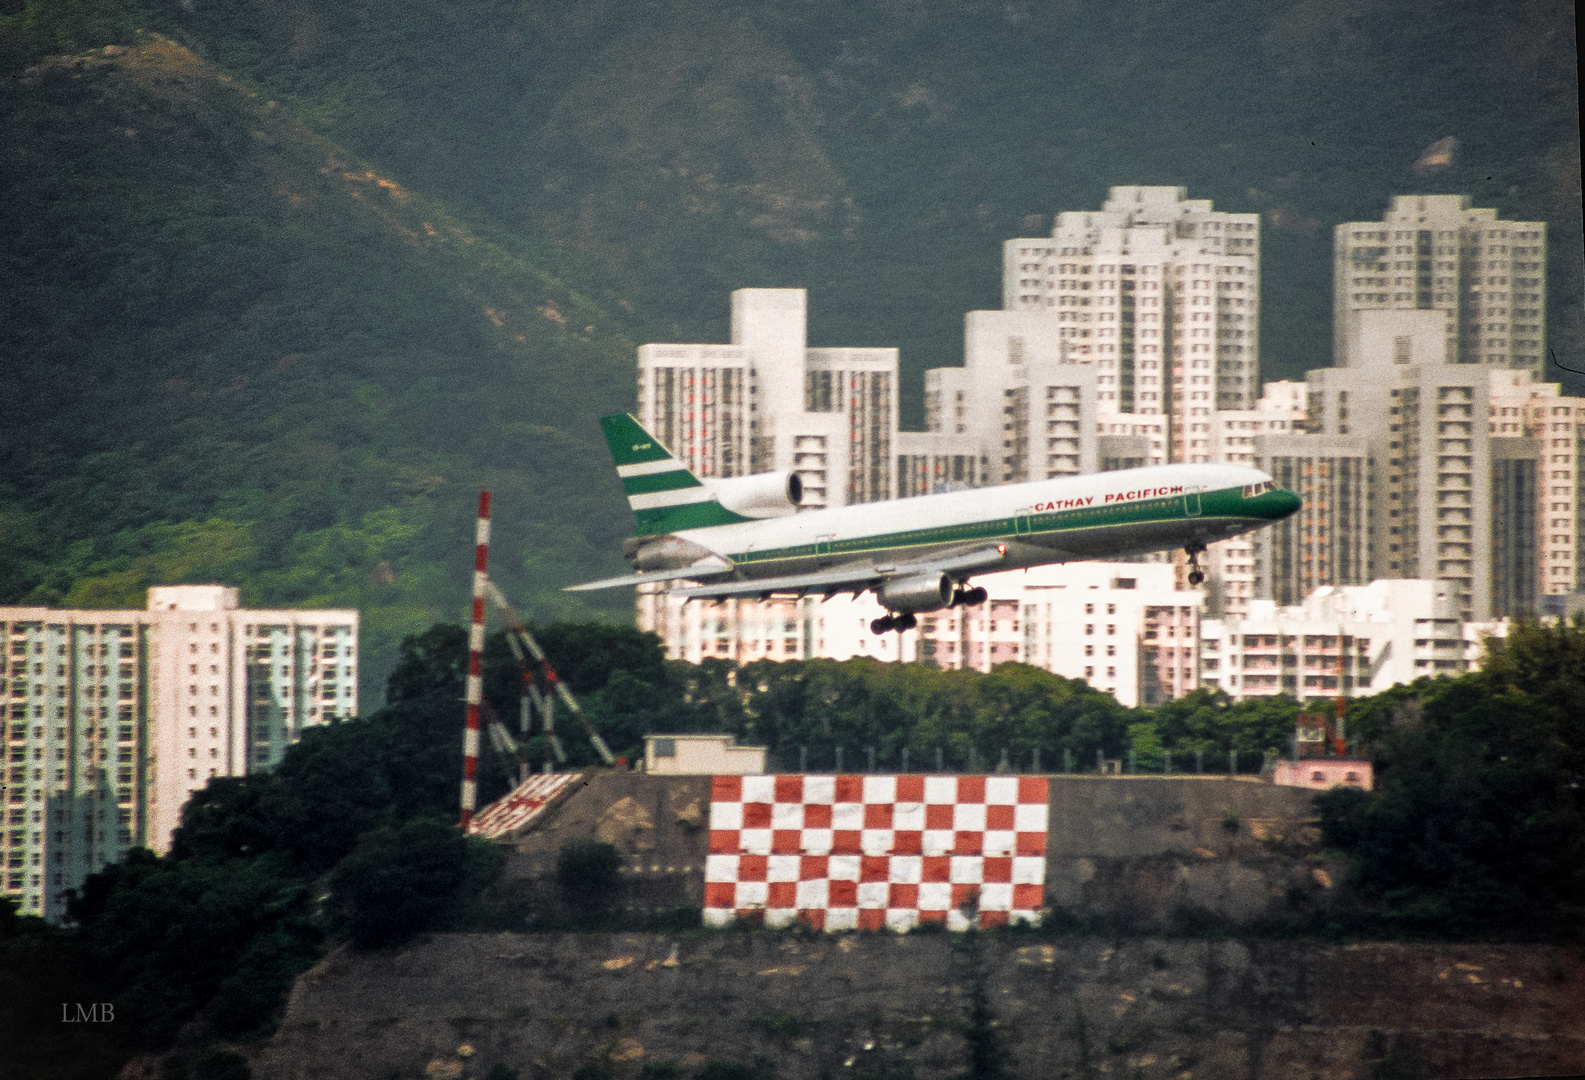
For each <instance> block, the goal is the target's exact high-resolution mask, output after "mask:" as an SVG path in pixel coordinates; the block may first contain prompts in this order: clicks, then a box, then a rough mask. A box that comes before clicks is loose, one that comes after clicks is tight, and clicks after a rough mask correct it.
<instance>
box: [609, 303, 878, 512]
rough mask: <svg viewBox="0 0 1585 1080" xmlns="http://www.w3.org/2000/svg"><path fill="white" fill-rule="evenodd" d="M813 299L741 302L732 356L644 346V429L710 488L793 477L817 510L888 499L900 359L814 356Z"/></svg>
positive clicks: (854, 351) (831, 353) (838, 353)
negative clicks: (780, 474) (728, 480)
mask: <svg viewBox="0 0 1585 1080" xmlns="http://www.w3.org/2000/svg"><path fill="white" fill-rule="evenodd" d="M806 305H807V294H806V293H805V291H804V290H803V289H739V290H737V291H736V292H734V293H733V294H732V341H731V344H728V345H665V344H656V345H644V346H641V347H640V348H639V350H638V413H637V416H638V419H639V422H640V423H642V424H643V425H644V426H645V427H646V428H647V429H648V430H649V431H650V432H651V433H652V434H654V435H655V437H656V438H658V439H660V441H661V442H662V443H664V444H665V445H666V446H667V447H668V448H669V449H670V450H671V451H672V453H674V454H676V455H677V457H678V458H679V459H680V460H682V461H684V462H685V463H686V464H687V465H688V467H689V468H690V469H692V470H694V472H696V473H697V474H698V475H700V476H701V477H705V478H711V477H729V476H746V475H749V474H750V473H759V472H773V471H776V470H780V469H791V470H795V471H797V472H798V474H799V477H800V479H801V480H802V481H803V484H804V492H805V504H804V505H806V506H808V507H810V508H820V507H826V506H847V505H849V504H851V503H860V502H874V501H877V500H880V499H889V498H891V497H892V494H893V492H894V490H895V481H894V478H893V475H892V467H893V461H892V457H893V440H894V438H895V433H896V431H897V350H896V349H873V348H842V349H811V348H808V346H807V341H808V324H807V310H806Z"/></svg>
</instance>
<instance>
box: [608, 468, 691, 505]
mask: <svg viewBox="0 0 1585 1080" xmlns="http://www.w3.org/2000/svg"><path fill="white" fill-rule="evenodd" d="M683 488H699V489H700V491H701V495H700V498H707V497H708V496H706V495H704V494H702V492H703V489H704V485H703V484H702V483H700V482H699V478H698V477H696V476H694V474H693V473H691V472H689V471H688V470H687V469H684V468H682V467H681V466H678V467H677V468H675V469H673V470H671V471H670V472H658V473H650V474H649V475H648V476H624V477H623V478H622V490H623V491H625V492H626V493H627V494H629V495H648V494H650V493H651V492H655V491H679V490H681V489H683Z"/></svg>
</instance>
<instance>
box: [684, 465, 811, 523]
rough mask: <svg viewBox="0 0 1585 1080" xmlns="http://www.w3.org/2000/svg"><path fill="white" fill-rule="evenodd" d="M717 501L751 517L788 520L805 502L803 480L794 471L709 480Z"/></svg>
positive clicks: (737, 512) (729, 508)
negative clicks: (785, 518) (787, 517)
mask: <svg viewBox="0 0 1585 1080" xmlns="http://www.w3.org/2000/svg"><path fill="white" fill-rule="evenodd" d="M707 483H708V485H709V488H710V491H711V493H712V494H713V495H714V496H715V497H716V501H717V502H719V503H720V504H721V505H722V506H724V507H726V508H727V509H728V510H730V511H732V512H733V513H734V514H742V515H743V516H744V517H748V518H773V517H785V516H787V515H788V514H791V513H793V512H794V511H796V510H797V509H798V504H799V503H801V502H803V497H804V486H803V481H802V480H800V479H799V478H798V474H797V473H795V472H786V471H784V472H768V473H756V474H755V475H753V476H734V477H731V478H729V479H726V480H710V481H707Z"/></svg>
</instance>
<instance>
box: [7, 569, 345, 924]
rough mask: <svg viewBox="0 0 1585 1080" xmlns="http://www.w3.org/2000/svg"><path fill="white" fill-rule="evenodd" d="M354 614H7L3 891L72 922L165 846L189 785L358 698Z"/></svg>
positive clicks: (161, 608)
mask: <svg viewBox="0 0 1585 1080" xmlns="http://www.w3.org/2000/svg"><path fill="white" fill-rule="evenodd" d="M357 635H358V614H357V612H355V611H256V610H247V609H243V608H239V607H238V606H237V593H236V590H235V589H227V588H224V587H222V586H218V585H183V586H169V587H164V588H154V589H150V590H149V601H148V609H147V610H145V611H58V610H54V609H50V608H33V607H11V608H0V641H4V643H5V646H6V650H7V651H6V661H7V665H6V668H7V670H6V673H5V676H4V678H3V680H0V701H3V702H4V708H5V713H4V724H5V737H6V738H5V744H4V745H5V749H6V757H7V762H6V773H5V781H6V782H5V792H4V802H3V806H4V813H5V832H4V835H3V851H4V862H5V869H4V875H5V876H4V878H3V879H0V895H4V896H8V897H14V898H16V899H17V900H18V901H19V902H20V904H21V910H22V911H23V912H24V913H25V914H31V915H41V916H44V917H46V918H52V919H53V918H59V917H60V916H61V915H62V914H64V906H63V903H64V901H63V894H64V893H65V891H66V890H68V889H73V888H76V887H77V886H79V885H81V884H82V881H83V879H84V878H85V877H87V875H89V874H91V873H93V872H95V871H97V870H100V869H102V868H103V867H104V866H105V865H106V864H108V863H111V862H115V861H116V860H118V859H119V858H121V857H122V856H123V855H124V854H125V853H126V850H127V849H128V848H129V847H133V846H147V847H150V848H153V849H154V850H156V851H162V852H163V851H165V850H167V849H168V847H169V845H170V838H171V834H172V833H173V832H174V831H175V829H176V826H177V825H178V824H179V823H180V819H181V809H182V806H183V805H184V804H185V803H186V802H187V800H188V798H189V797H190V796H191V794H192V793H193V792H194V791H196V790H198V789H199V788H202V787H203V786H204V785H205V784H207V783H208V782H209V780H210V779H211V778H213V777H216V776H238V775H244V774H247V773H251V772H259V771H263V770H267V769H269V768H272V767H273V766H275V765H276V764H278V763H279V761H280V759H281V757H282V755H283V754H284V753H285V749H286V746H287V745H288V744H290V743H291V742H294V741H296V739H297V738H298V736H299V735H300V734H301V732H302V730H303V728H305V727H309V726H313V725H315V724H323V723H328V722H329V721H330V720H331V719H333V718H336V717H344V716H352V715H354V714H355V713H356V712H357V705H358V673H357V672H358V669H357Z"/></svg>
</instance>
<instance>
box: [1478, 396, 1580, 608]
mask: <svg viewBox="0 0 1585 1080" xmlns="http://www.w3.org/2000/svg"><path fill="white" fill-rule="evenodd" d="M1490 374H1491V438H1492V445H1493V446H1494V447H1500V448H1501V450H1500V457H1498V461H1501V462H1503V464H1502V466H1501V468H1500V472H1501V474H1502V475H1501V478H1500V479H1499V480H1497V481H1494V483H1493V498H1494V500H1497V501H1498V503H1499V504H1500V505H1499V506H1498V507H1495V508H1494V511H1493V520H1494V522H1496V523H1497V524H1498V525H1499V526H1500V528H1501V532H1502V535H1501V536H1498V537H1494V545H1495V546H1494V551H1493V555H1494V557H1496V558H1498V561H1499V565H1500V566H1509V565H1510V564H1512V565H1511V569H1506V570H1504V571H1502V572H1504V573H1505V575H1506V577H1505V579H1504V580H1503V582H1502V583H1501V586H1502V587H1501V591H1502V593H1503V594H1504V595H1507V594H1508V593H1510V592H1511V591H1512V590H1513V589H1515V588H1518V589H1522V588H1523V587H1524V586H1523V583H1524V582H1525V581H1526V573H1525V569H1524V564H1525V560H1526V558H1527V553H1526V552H1525V549H1524V540H1523V530H1524V529H1525V528H1527V527H1529V528H1533V530H1534V531H1533V534H1532V536H1533V539H1534V544H1535V549H1534V553H1533V569H1532V571H1531V576H1533V578H1534V582H1535V594H1538V595H1539V597H1541V598H1542V599H1541V608H1540V612H1539V613H1546V614H1558V613H1560V612H1561V610H1562V609H1561V607H1559V606H1557V605H1558V604H1560V603H1561V601H1560V600H1554V601H1548V600H1546V599H1545V598H1546V597H1554V598H1561V597H1563V596H1565V595H1567V594H1569V593H1572V592H1575V591H1577V590H1579V589H1581V588H1585V479H1582V477H1581V475H1580V465H1581V463H1582V453H1585V398H1577V397H1565V396H1563V394H1562V392H1561V391H1562V388H1561V387H1560V386H1559V385H1558V384H1557V383H1540V382H1535V381H1534V380H1533V379H1532V378H1531V376H1530V374H1529V373H1528V372H1521V371H1500V370H1494V371H1492V372H1491V373H1490ZM1495 467H1496V465H1495V464H1494V468H1495ZM1527 488H1529V489H1533V492H1534V497H1535V504H1534V507H1533V509H1532V510H1530V511H1529V512H1528V513H1526V509H1525V508H1524V506H1523V502H1524V498H1525V495H1524V492H1525V490H1526V489H1527ZM1509 508H1512V513H1511V514H1510V513H1509V512H1508V511H1509ZM1504 545H1505V546H1504ZM1497 588H1498V587H1497V586H1494V590H1496V589H1497ZM1528 610H1529V609H1527V608H1523V607H1515V608H1513V609H1511V610H1510V609H1499V612H1498V613H1499V614H1522V613H1526V612H1527V611H1528Z"/></svg>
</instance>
